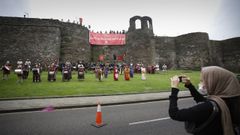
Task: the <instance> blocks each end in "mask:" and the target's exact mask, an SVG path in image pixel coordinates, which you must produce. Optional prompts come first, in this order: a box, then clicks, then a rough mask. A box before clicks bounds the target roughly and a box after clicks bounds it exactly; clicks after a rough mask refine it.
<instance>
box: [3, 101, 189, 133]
mask: <svg viewBox="0 0 240 135" xmlns="http://www.w3.org/2000/svg"><path fill="white" fill-rule="evenodd" d="M192 104H194V103H193V101H192V99H182V100H179V106H180V108H182V107H187V106H191V105H192ZM168 106H169V102H168V101H158V102H147V103H138V104H124V105H114V106H102V107H101V109H102V116H103V118H102V120H103V122H104V123H106V124H107V125H106V126H104V127H102V128H95V127H93V126H92V125H91V124H92V123H95V118H96V110H97V107H88V108H74V109H62V110H54V111H52V112H42V111H35V112H21V113H11V114H0V127H1V129H0V135H187V133H186V132H185V130H184V126H183V123H182V122H177V121H173V120H171V119H170V118H169V116H168Z"/></svg>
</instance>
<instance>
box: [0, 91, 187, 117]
mask: <svg viewBox="0 0 240 135" xmlns="http://www.w3.org/2000/svg"><path fill="white" fill-rule="evenodd" d="M190 97H191V96H190V95H187V96H181V97H178V98H179V99H184V98H190ZM163 100H169V98H168V97H166V98H159V99H147V100H139V101H121V102H115V103H102V104H101V105H102V106H110V105H124V104H134V103H144V102H154V101H163ZM96 105H97V104H85V105H67V106H53V107H54V109H70V108H84V107H95V106H96ZM42 109H43V108H42V107H32V108H25V109H12V110H0V114H6V113H14V112H29V111H41V110H42Z"/></svg>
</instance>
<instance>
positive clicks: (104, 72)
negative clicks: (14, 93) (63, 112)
mask: <svg viewBox="0 0 240 135" xmlns="http://www.w3.org/2000/svg"><path fill="white" fill-rule="evenodd" d="M11 68H12V66H11V64H10V62H9V61H7V62H6V63H5V65H4V66H2V70H3V79H4V80H7V79H8V76H9V74H10V72H11ZM109 68H110V67H109V66H107V65H106V66H103V67H100V66H96V67H95V75H96V79H98V80H99V81H102V80H103V78H107V77H108V74H109V72H110V69H109ZM61 69H62V70H61V71H62V81H70V80H71V79H72V65H71V63H70V62H69V61H67V62H66V63H65V64H63V65H62V68H61ZM119 69H120V68H119V67H118V66H117V65H115V66H114V67H113V79H114V80H115V81H118V79H119V72H121V71H120V70H119ZM123 70H124V79H125V80H126V81H128V80H130V78H133V74H134V67H133V64H130V65H124V68H123ZM30 71H32V73H33V82H41V81H42V80H41V72H42V66H41V64H40V63H39V62H37V63H35V64H34V65H33V66H32V67H31V61H30V60H29V59H27V60H26V62H25V63H23V61H22V60H21V59H19V60H18V61H17V67H16V69H15V70H14V72H15V74H16V75H17V78H18V80H17V82H19V83H22V82H23V80H24V79H27V78H28V76H29V72H30ZM57 72H58V62H57V61H54V62H53V63H52V64H50V65H49V66H48V77H47V78H48V81H53V82H54V81H56V74H57ZM77 74H78V80H84V79H85V76H84V74H85V67H84V65H83V64H82V63H78V64H77ZM141 74H142V75H141V79H142V80H146V68H145V67H144V66H143V65H142V66H141Z"/></svg>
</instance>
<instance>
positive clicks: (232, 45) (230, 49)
mask: <svg viewBox="0 0 240 135" xmlns="http://www.w3.org/2000/svg"><path fill="white" fill-rule="evenodd" d="M210 43H211V44H210V46H211V47H210V49H209V51H210V52H211V54H212V55H211V58H212V60H211V65H218V66H222V67H225V68H226V69H229V70H231V71H235V72H238V73H239V72H240V38H232V39H227V40H223V41H210Z"/></svg>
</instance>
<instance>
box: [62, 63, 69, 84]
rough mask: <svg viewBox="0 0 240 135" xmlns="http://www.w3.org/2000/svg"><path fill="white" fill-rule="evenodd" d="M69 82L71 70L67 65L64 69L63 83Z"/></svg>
mask: <svg viewBox="0 0 240 135" xmlns="http://www.w3.org/2000/svg"><path fill="white" fill-rule="evenodd" d="M66 80H67V81H69V80H70V68H69V66H68V65H66V64H65V66H64V67H63V69H62V81H66Z"/></svg>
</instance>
